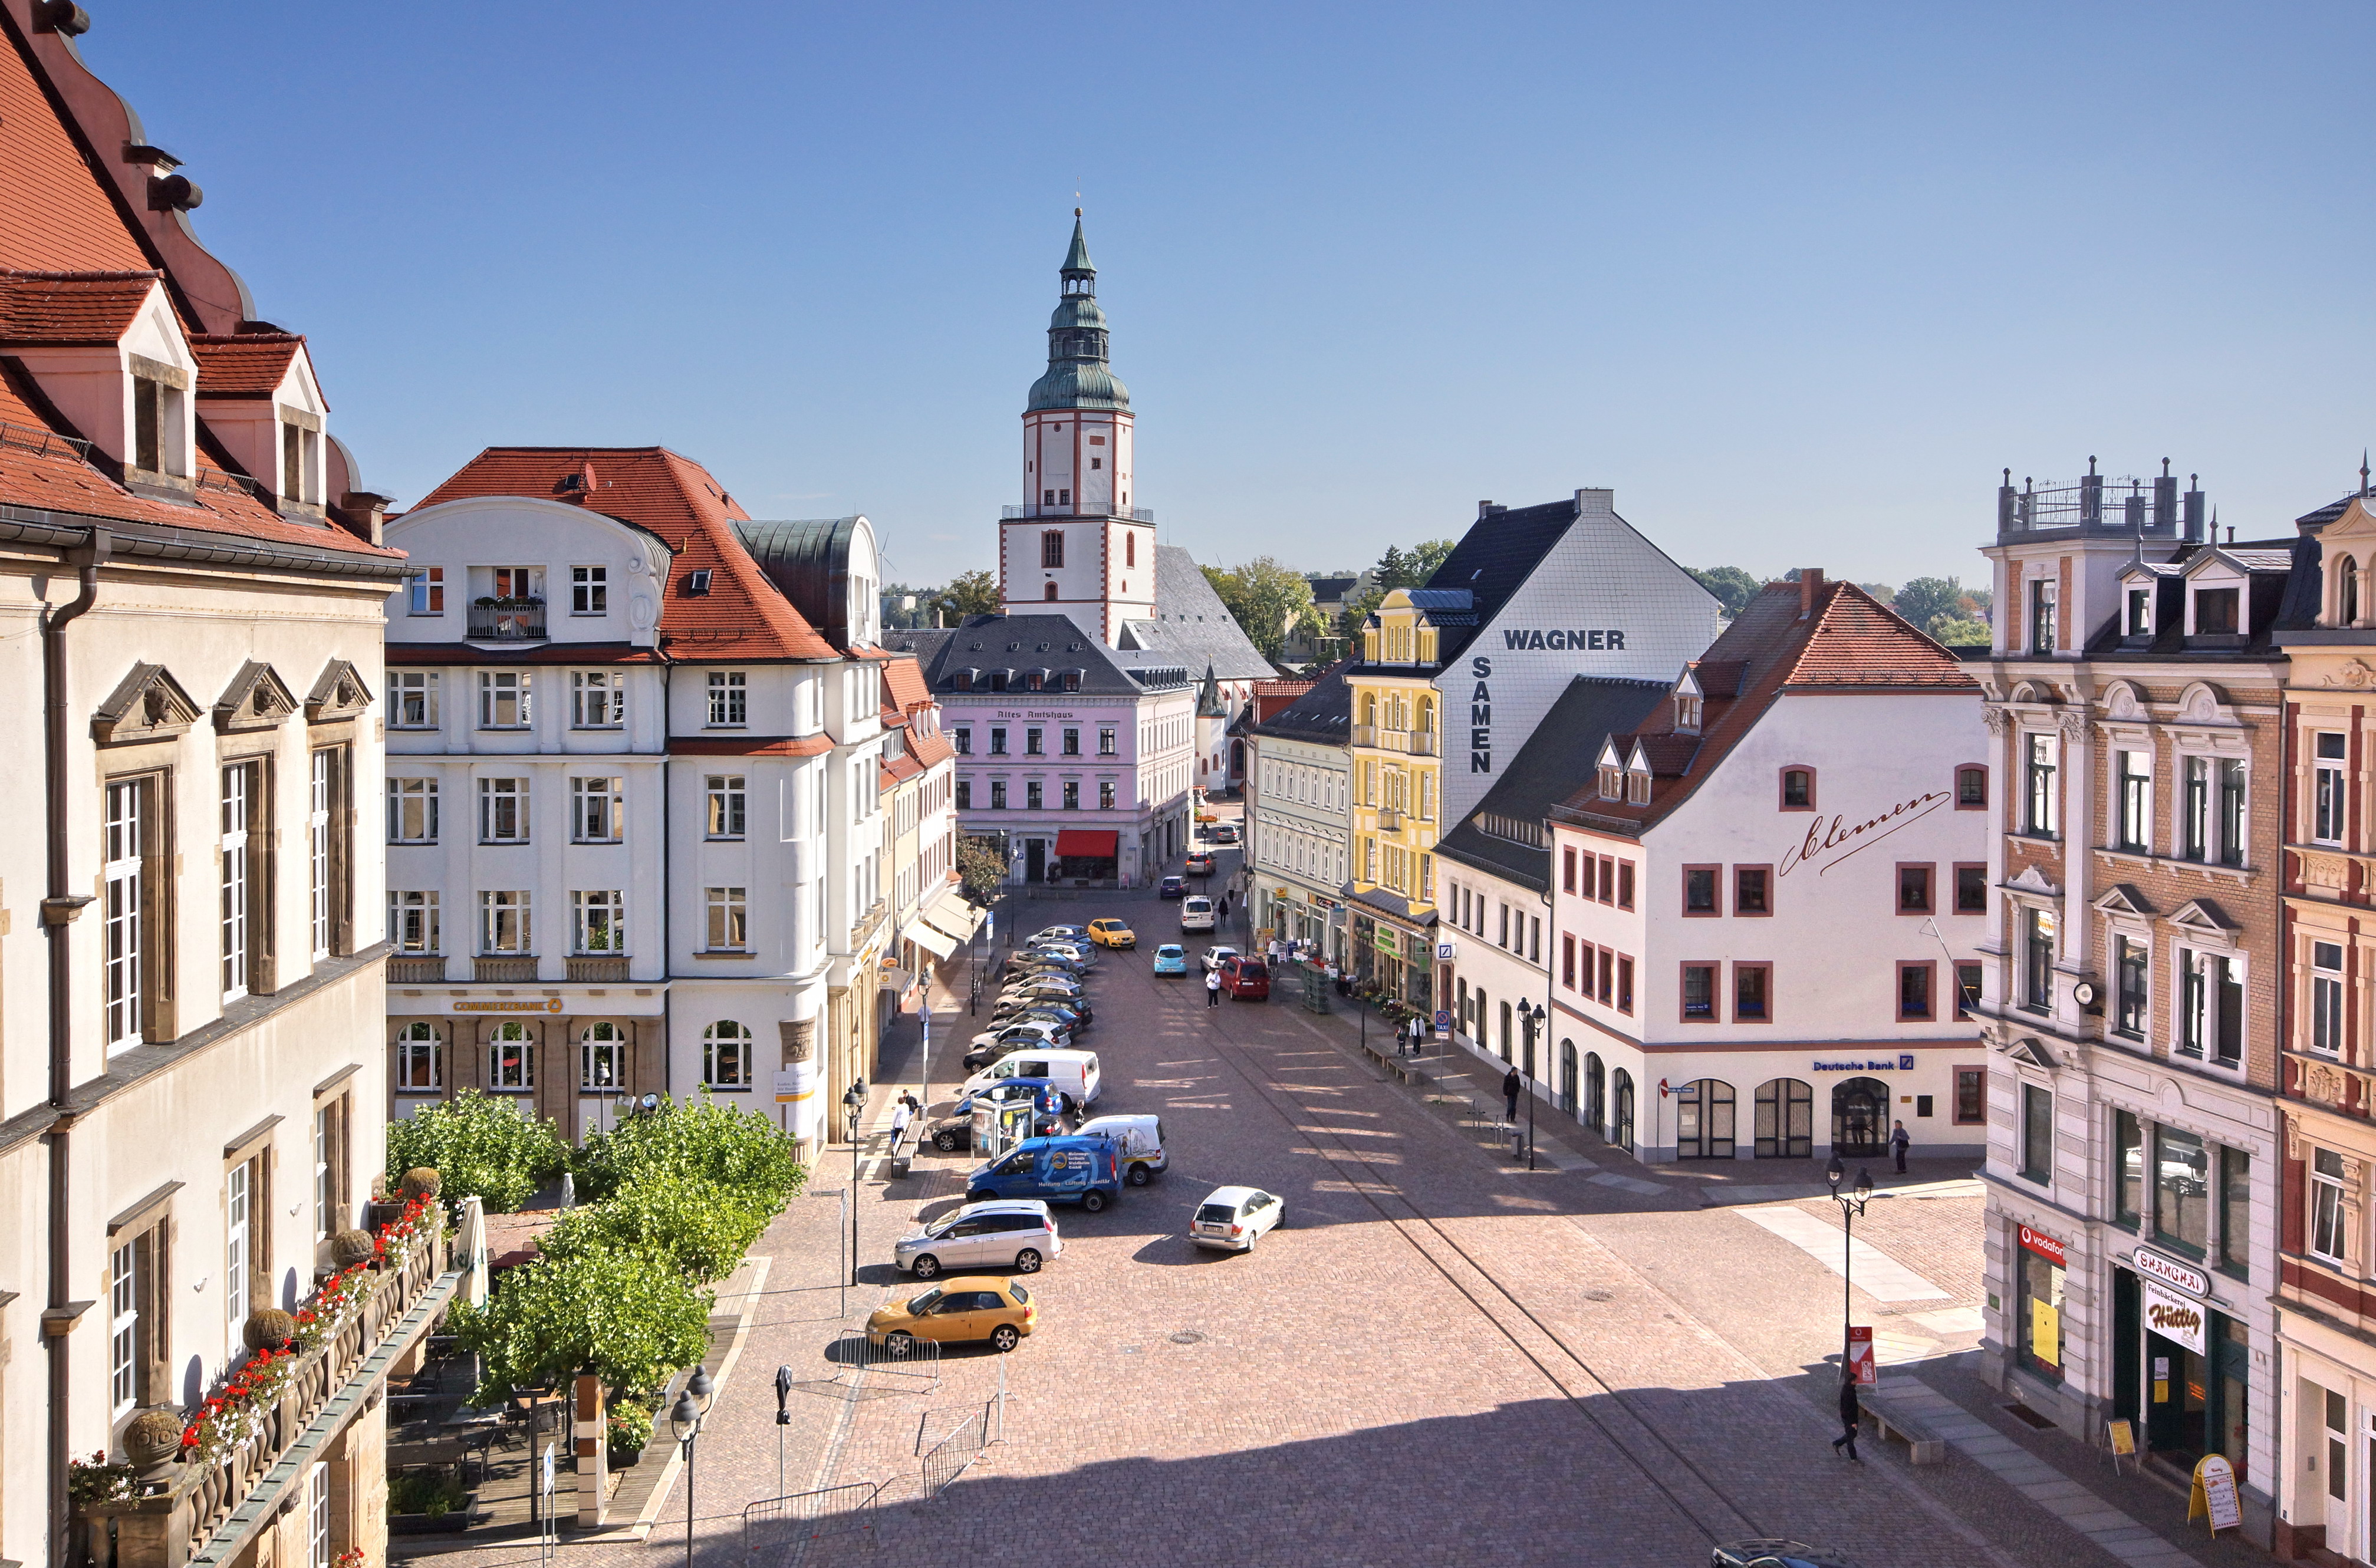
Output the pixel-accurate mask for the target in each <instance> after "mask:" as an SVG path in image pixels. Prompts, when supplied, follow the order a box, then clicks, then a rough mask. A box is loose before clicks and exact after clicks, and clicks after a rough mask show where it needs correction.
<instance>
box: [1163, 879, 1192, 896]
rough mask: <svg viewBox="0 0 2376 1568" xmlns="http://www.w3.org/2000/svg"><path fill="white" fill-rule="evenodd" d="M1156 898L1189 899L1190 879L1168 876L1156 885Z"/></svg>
mask: <svg viewBox="0 0 2376 1568" xmlns="http://www.w3.org/2000/svg"><path fill="white" fill-rule="evenodd" d="M1155 896H1156V897H1158V898H1185V897H1188V879H1187V878H1186V877H1184V876H1167V877H1165V878H1164V879H1163V880H1162V881H1161V882H1158V883H1157V884H1156V885H1155Z"/></svg>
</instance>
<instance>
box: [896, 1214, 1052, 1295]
mask: <svg viewBox="0 0 2376 1568" xmlns="http://www.w3.org/2000/svg"><path fill="white" fill-rule="evenodd" d="M1063 1251H1064V1240H1063V1237H1062V1236H1059V1235H1058V1234H1057V1233H1056V1221H1055V1219H1054V1218H1053V1217H1051V1215H1050V1214H1049V1212H1048V1206H1047V1205H1046V1204H1045V1203H1043V1202H1041V1201H1040V1199H1038V1198H993V1199H992V1200H991V1201H989V1202H987V1203H978V1204H968V1205H966V1206H964V1207H963V1208H960V1209H957V1210H956V1211H954V1212H952V1213H949V1214H944V1215H943V1216H942V1217H941V1218H938V1219H935V1220H933V1222H932V1223H931V1224H930V1225H927V1226H925V1227H924V1228H923V1229H921V1230H919V1231H917V1232H916V1233H915V1234H914V1235H912V1236H902V1237H901V1238H900V1239H899V1240H898V1241H897V1242H896V1243H895V1244H894V1245H893V1246H892V1249H891V1261H892V1262H893V1263H895V1264H897V1265H899V1269H900V1272H901V1273H903V1274H913V1275H914V1276H915V1277H917V1278H919V1279H931V1278H933V1277H935V1276H937V1275H942V1274H946V1273H948V1272H950V1271H951V1270H955V1271H956V1272H957V1273H959V1274H965V1273H969V1272H971V1271H973V1270H975V1269H981V1268H1009V1267H1011V1268H1013V1269H1014V1270H1015V1271H1016V1273H1018V1274H1037V1273H1038V1272H1039V1271H1040V1265H1041V1264H1043V1263H1051V1262H1053V1261H1054V1260H1055V1259H1056V1258H1057V1257H1059V1256H1061V1255H1062V1254H1063Z"/></svg>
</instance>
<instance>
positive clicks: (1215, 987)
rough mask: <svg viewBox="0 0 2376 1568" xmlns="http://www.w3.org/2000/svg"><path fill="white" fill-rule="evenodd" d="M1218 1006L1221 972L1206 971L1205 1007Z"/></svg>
mask: <svg viewBox="0 0 2376 1568" xmlns="http://www.w3.org/2000/svg"><path fill="white" fill-rule="evenodd" d="M1220 1004H1221V971H1220V970H1218V969H1206V971H1205V1005H1206V1006H1207V1007H1218V1006H1219V1005H1220Z"/></svg>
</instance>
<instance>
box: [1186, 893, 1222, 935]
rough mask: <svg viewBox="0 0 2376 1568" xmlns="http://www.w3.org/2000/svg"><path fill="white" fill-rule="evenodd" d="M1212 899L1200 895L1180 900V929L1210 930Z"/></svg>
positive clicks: (1212, 920)
mask: <svg viewBox="0 0 2376 1568" xmlns="http://www.w3.org/2000/svg"><path fill="white" fill-rule="evenodd" d="M1214 924H1215V920H1214V915H1213V901H1212V900H1211V899H1210V898H1207V897H1203V896H1202V895H1199V896H1197V897H1194V898H1182V899H1181V900H1180V929H1181V930H1182V931H1211V930H1212V929H1213V928H1214Z"/></svg>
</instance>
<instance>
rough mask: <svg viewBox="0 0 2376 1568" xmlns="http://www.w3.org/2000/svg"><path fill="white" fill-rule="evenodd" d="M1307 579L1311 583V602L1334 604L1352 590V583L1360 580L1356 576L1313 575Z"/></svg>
mask: <svg viewBox="0 0 2376 1568" xmlns="http://www.w3.org/2000/svg"><path fill="white" fill-rule="evenodd" d="M1309 580H1310V582H1311V584H1312V600H1313V603H1315V604H1334V603H1336V602H1337V600H1341V599H1343V598H1344V597H1345V596H1346V595H1347V594H1348V593H1350V592H1352V591H1353V585H1354V584H1355V583H1358V582H1360V580H1361V579H1360V577H1358V576H1354V577H1313V578H1311V579H1309Z"/></svg>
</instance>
